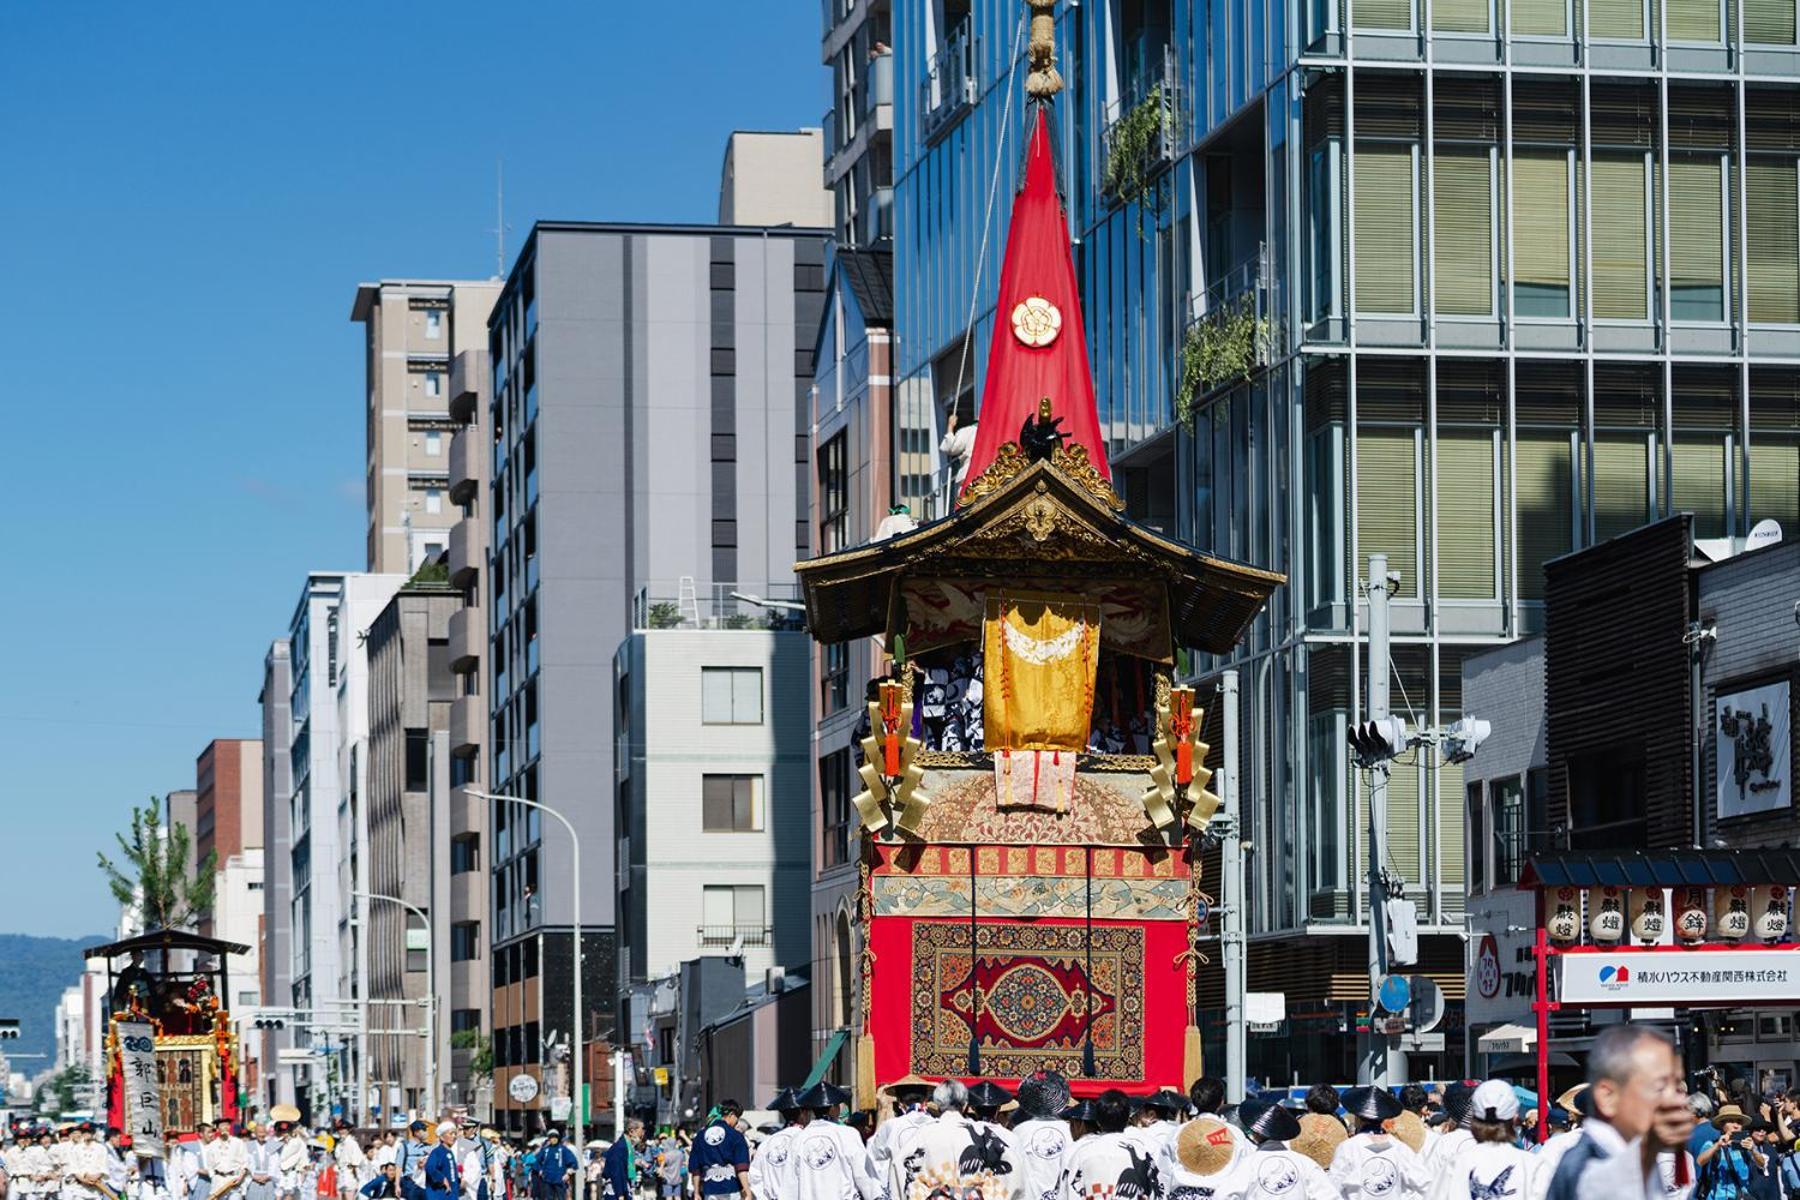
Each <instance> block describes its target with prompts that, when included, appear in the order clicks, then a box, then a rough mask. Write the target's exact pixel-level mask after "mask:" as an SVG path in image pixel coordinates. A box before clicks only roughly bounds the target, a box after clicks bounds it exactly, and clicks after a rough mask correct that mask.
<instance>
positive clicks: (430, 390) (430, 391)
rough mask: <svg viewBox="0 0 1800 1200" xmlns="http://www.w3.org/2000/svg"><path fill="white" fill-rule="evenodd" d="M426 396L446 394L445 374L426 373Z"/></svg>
mask: <svg viewBox="0 0 1800 1200" xmlns="http://www.w3.org/2000/svg"><path fill="white" fill-rule="evenodd" d="M425 394H426V395H427V396H442V395H443V394H444V373H443V372H442V371H427V372H425Z"/></svg>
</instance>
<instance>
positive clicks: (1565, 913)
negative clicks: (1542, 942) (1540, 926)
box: [1544, 888, 1581, 946]
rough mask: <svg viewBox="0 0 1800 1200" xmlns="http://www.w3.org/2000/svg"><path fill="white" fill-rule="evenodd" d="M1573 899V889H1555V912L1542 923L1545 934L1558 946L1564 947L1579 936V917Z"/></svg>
mask: <svg viewBox="0 0 1800 1200" xmlns="http://www.w3.org/2000/svg"><path fill="white" fill-rule="evenodd" d="M1575 899H1576V892H1575V889H1574V888H1557V889H1556V911H1555V912H1553V913H1551V914H1550V919H1549V920H1548V921H1546V922H1544V930H1545V932H1547V933H1548V934H1549V935H1550V940H1551V941H1553V942H1555V943H1556V944H1557V945H1559V946H1566V945H1568V944H1569V943H1570V942H1573V941H1574V940H1575V939H1576V938H1578V937H1580V936H1581V917H1580V916H1578V915H1577V914H1576V912H1575Z"/></svg>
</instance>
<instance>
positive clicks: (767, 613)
mask: <svg viewBox="0 0 1800 1200" xmlns="http://www.w3.org/2000/svg"><path fill="white" fill-rule="evenodd" d="M734 592H737V593H740V594H743V595H747V596H755V597H756V598H757V599H758V600H765V601H770V602H775V603H776V604H777V605H778V606H775V607H771V606H770V605H765V604H757V603H755V602H754V601H751V600H738V599H735V598H733V596H732V593H734ZM800 600H801V596H800V588H799V585H798V584H792V583H774V584H767V585H764V584H751V583H746V584H736V583H712V584H696V583H695V582H694V581H693V580H692V579H683V580H679V581H677V582H676V583H674V584H661V585H657V584H651V585H649V586H646V587H642V588H639V589H638V593H637V595H636V596H634V597H632V601H631V627H632V629H633V630H640V631H641V630H656V629H772V630H790V629H801V628H804V626H805V615H804V614H803V613H802V612H800V611H799V610H798V609H793V608H787V607H781V606H785V605H788V604H798V603H800Z"/></svg>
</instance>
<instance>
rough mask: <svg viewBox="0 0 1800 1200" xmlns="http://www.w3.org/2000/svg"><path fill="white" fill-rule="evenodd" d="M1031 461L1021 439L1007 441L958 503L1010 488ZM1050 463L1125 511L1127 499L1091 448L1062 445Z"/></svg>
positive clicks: (1094, 493) (1119, 510)
mask: <svg viewBox="0 0 1800 1200" xmlns="http://www.w3.org/2000/svg"><path fill="white" fill-rule="evenodd" d="M1030 465H1031V462H1030V460H1029V459H1027V458H1026V457H1025V452H1024V451H1023V450H1021V449H1019V443H1017V442H1003V443H1002V444H1001V446H1000V449H999V450H998V451H997V452H996V453H995V455H994V461H993V462H991V463H989V464H988V466H987V469H986V470H984V471H983V472H982V473H981V474H980V475H977V476H976V477H975V478H974V479H973V480H971V481H970V482H969V485H968V487H967V488H965V489H964V491H963V494H962V497H961V499H959V500H958V501H957V504H958V505H959V506H961V507H967V506H969V505H972V504H975V503H978V502H979V501H982V500H985V499H987V498H988V497H989V496H994V495H998V494H999V493H1000V492H1002V491H1004V490H1006V485H1007V484H1008V483H1011V482H1012V481H1013V480H1014V479H1016V478H1017V477H1018V476H1020V475H1021V474H1023V473H1024V471H1025V468H1026V467H1029V466H1030ZM1050 465H1051V466H1053V467H1055V468H1056V469H1057V470H1059V471H1061V472H1062V473H1063V474H1064V475H1067V476H1068V477H1069V478H1070V479H1072V480H1074V481H1075V482H1076V483H1077V484H1079V485H1080V486H1082V487H1083V488H1085V489H1087V490H1088V491H1089V492H1091V493H1092V494H1093V495H1094V497H1095V499H1097V500H1099V501H1100V502H1101V503H1102V504H1104V505H1106V507H1108V508H1110V509H1112V510H1113V511H1114V512H1123V511H1125V502H1124V501H1123V500H1121V499H1119V494H1118V493H1117V492H1115V491H1114V490H1113V485H1112V482H1111V481H1110V480H1109V479H1107V478H1106V476H1104V475H1102V474H1100V472H1099V471H1098V470H1097V469H1096V468H1095V466H1094V464H1093V462H1092V461H1091V460H1090V459H1089V458H1088V450H1087V447H1086V446H1084V445H1082V444H1081V443H1080V442H1072V443H1070V444H1069V445H1067V446H1059V447H1057V448H1056V450H1055V451H1053V452H1052V453H1051V455H1050Z"/></svg>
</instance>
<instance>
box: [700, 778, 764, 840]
mask: <svg viewBox="0 0 1800 1200" xmlns="http://www.w3.org/2000/svg"><path fill="white" fill-rule="evenodd" d="M762 807H763V806H762V776H760V775H707V776H704V777H702V779H701V781H700V822H701V828H702V829H704V830H705V831H706V832H708V833H756V832H758V831H759V830H761V829H762V827H763V811H762Z"/></svg>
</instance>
